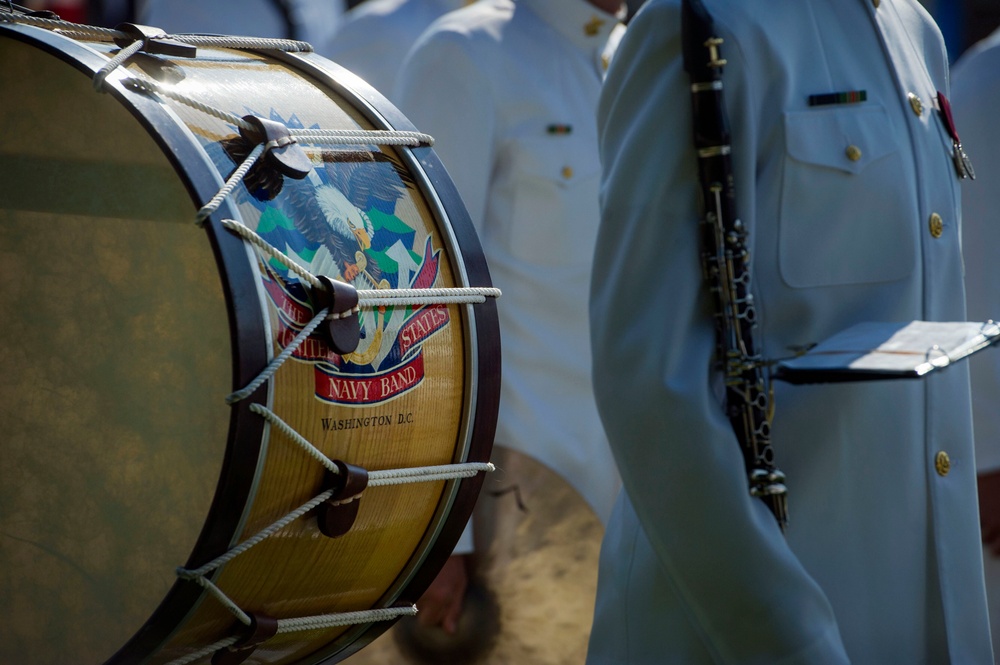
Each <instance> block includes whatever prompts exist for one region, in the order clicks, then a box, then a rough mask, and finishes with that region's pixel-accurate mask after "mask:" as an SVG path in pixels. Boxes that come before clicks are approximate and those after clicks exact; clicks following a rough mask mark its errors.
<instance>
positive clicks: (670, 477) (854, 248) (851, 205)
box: [588, 0, 992, 665]
mask: <svg viewBox="0 0 1000 665" xmlns="http://www.w3.org/2000/svg"><path fill="white" fill-rule="evenodd" d="M705 5H706V7H707V9H708V11H709V12H710V13H711V15H712V16H713V17H714V19H715V23H716V29H717V30H718V32H719V36H720V37H722V38H723V39H724V40H725V41H724V43H723V44H722V46H721V47H720V49H721V52H722V54H721V55H722V57H723V58H725V59H726V60H728V64H727V65H726V67H725V71H724V94H725V97H726V104H727V109H728V113H729V117H730V121H731V125H732V160H733V177H734V181H735V188H736V198H737V208H738V214H739V218H740V219H741V220H742V221H743V223H744V224H746V226H747V228H748V231H749V240H748V243H749V251H750V256H751V262H752V270H753V295H754V296H755V302H756V305H757V313H758V315H759V325H758V327H757V335H758V337H759V340H760V343H759V346H760V347H761V348H762V350H763V355H764V357H765V358H781V357H786V356H788V355H789V354H790V353H792V350H793V349H794V348H802V347H803V346H805V345H808V344H810V343H814V342H819V341H821V340H823V339H826V338H828V337H830V336H831V335H833V334H835V333H836V332H838V331H840V330H843V329H845V328H847V327H849V326H851V325H853V324H855V323H858V322H863V321H898V322H909V321H912V320H931V321H962V320H965V307H964V300H965V298H964V291H963V283H962V282H963V276H962V254H961V238H960V200H959V199H960V185H959V182H960V181H959V177H958V174H957V172H956V169H955V167H954V164H953V163H952V160H951V150H952V145H951V140H950V138H949V136H948V134H947V132H946V130H945V125H944V123H943V122H942V118H941V117H940V114H939V113H938V111H937V110H936V108H935V105H936V104H935V99H936V96H937V93H938V92H939V91H940V92H942V93H944V94H945V95H947V94H948V72H947V57H946V54H945V50H944V45H943V43H942V40H941V35H940V33H939V31H938V30H937V28H936V26H934V24H933V22H932V20H931V19H930V17H929V15H928V14H927V13H926V11H924V9H923V8H922V7H921V6H920V5H919V4H918V3H917V2H916V0H794V1H793V0H705ZM689 86H690V81H689V79H688V78H687V75H686V74H685V72H684V70H683V65H682V60H681V38H680V0H649V2H647V3H646V4H645V5H644V6H643V8H642V9H640V10H639V12H638V13H637V15H636V17H635V18H634V19H633V20H632V22H631V23H630V25H629V31H628V33H627V34H626V36H625V38H624V39H623V41H622V44H621V47H620V48H619V50H618V53H617V55H616V59H615V61H614V62H613V63H612V66H611V71H610V72H609V74H608V78H607V80H606V82H605V87H604V92H603V95H602V99H601V104H600V109H599V113H598V126H599V128H600V129H599V131H600V136H601V138H600V141H601V157H602V160H603V163H604V169H605V175H604V180H603V185H602V215H603V219H602V224H601V230H600V233H599V236H598V241H597V247H598V255H599V256H600V257H601V260H602V263H601V264H600V266H599V267H597V268H595V272H594V282H593V290H592V312H591V323H592V331H593V348H594V351H595V355H594V374H595V386H596V388H597V401H598V406H599V408H600V412H601V415H602V418H603V421H604V423H605V426H606V429H607V432H608V437H609V439H610V441H611V445H612V448H613V449H614V452H615V457H616V459H617V461H618V463H619V469H620V471H621V474H622V479H623V483H624V486H625V490H626V492H623V497H624V498H623V500H622V501H621V502H619V504H618V505H617V506H616V509H615V512H614V514H613V515H612V519H611V522H610V523H609V525H608V528H607V532H606V535H605V539H604V545H603V548H602V554H601V570H600V578H599V583H598V599H597V609H596V614H595V622H594V627H593V630H592V633H591V641H590V651H589V654H588V664H589V665H619V664H624V663H629V664H633V665H636V664H650V665H652V664H654V663H655V664H657V665H663V664H665V663H683V664H685V665H691V664H697V663H729V664H734V663H740V664H744V663H759V664H765V663H766V664H768V665H778V664H780V665H798V664H802V665H806V664H808V665H825V664H833V663H837V664H843V663H847V662H850V663H853V664H854V665H894V664H897V663H899V664H916V663H924V664H928V665H929V664H934V665H938V664H944V663H954V664H956V665H976V664H979V665H986V664H988V663H992V653H991V645H990V639H989V627H988V622H987V615H986V600H985V594H984V592H983V574H982V560H981V559H982V557H981V550H980V547H979V524H978V518H977V513H976V485H975V483H976V469H975V460H974V455H973V443H972V430H971V417H970V416H971V413H970V394H969V379H968V363H956V364H955V365H953V366H951V367H949V368H948V369H947V370H946V371H944V372H941V373H939V374H938V375H937V376H931V377H929V378H927V379H924V380H920V381H869V382H864V383H849V384H822V385H806V386H791V385H788V384H783V383H780V382H775V384H774V388H775V395H774V405H775V414H774V420H773V426H772V443H773V446H774V450H775V454H776V462H777V467H778V468H779V469H781V470H782V471H784V472H785V473H786V474H787V486H788V501H789V512H790V524H789V526H788V529H787V532H786V533H785V534H782V532H781V530H780V529H779V528H778V526H777V524H776V522H775V520H774V518H773V517H772V515H771V514H770V512H769V510H768V509H767V507H766V506H765V505H764V503H763V502H762V501H760V500H758V499H754V498H752V497H751V496H749V493H748V491H747V479H746V473H745V470H744V464H743V459H742V455H741V454H740V451H739V446H738V444H737V441H736V437H735V435H734V432H733V428H732V427H731V426H730V423H729V422H728V420H727V418H726V416H725V413H724V410H723V408H722V405H721V401H720V397H719V394H718V392H717V390H716V387H717V384H718V375H717V371H716V370H715V369H714V364H713V358H714V356H715V353H716V341H715V331H714V326H713V316H712V304H711V302H712V301H711V298H710V295H709V292H708V290H707V288H706V286H705V285H704V282H703V278H702V270H701V264H700V256H699V252H700V244H699V219H700V215H701V213H700V210H699V205H698V201H699V197H700V194H699V183H698V180H697V158H696V155H695V151H694V147H693V140H692V129H691V123H692V120H691V111H690V91H689ZM860 91H865V92H866V100H865V101H863V102H859V103H834V104H824V105H815V106H813V105H810V104H809V101H808V100H809V96H810V95H813V94H820V95H825V94H831V93H845V92H860ZM859 97H860V95H858V96H857V97H853V98H855V99H856V98H859ZM849 98H852V96H851V95H847V96H845V97H844V98H843V99H849Z"/></svg>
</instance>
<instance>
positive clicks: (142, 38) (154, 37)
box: [115, 23, 198, 58]
mask: <svg viewBox="0 0 1000 665" xmlns="http://www.w3.org/2000/svg"><path fill="white" fill-rule="evenodd" d="M115 29H116V30H118V31H120V32H121V33H123V35H122V36H121V37H117V38H115V44H118V46H121V47H122V48H125V47H127V46H130V45H134V44H136V43H138V44H139V45H140V48H139V50H140V51H143V52H144V53H149V54H150V55H168V56H172V57H176V58H194V57H197V55H198V47H196V46H193V45H191V44H185V43H184V42H181V41H178V40H176V39H171V38H170V36H169V35H168V34H167V33H166V32H165V31H164V30H161V29H160V28H154V27H152V26H148V25H139V24H137V23H119V24H118V25H117V26H116V27H115Z"/></svg>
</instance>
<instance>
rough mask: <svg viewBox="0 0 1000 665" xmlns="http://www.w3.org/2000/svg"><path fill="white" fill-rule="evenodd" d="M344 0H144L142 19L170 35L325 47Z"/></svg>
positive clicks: (138, 17) (140, 6) (138, 14)
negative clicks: (261, 39)
mask: <svg viewBox="0 0 1000 665" xmlns="http://www.w3.org/2000/svg"><path fill="white" fill-rule="evenodd" d="M345 11H346V6H345V4H344V0H239V2H230V1H226V0H211V1H206V0H139V1H138V2H137V6H136V21H137V22H138V23H141V24H143V25H152V26H156V27H158V28H162V29H163V30H165V31H166V32H168V33H181V32H196V33H208V34H222V35H239V36H249V37H272V38H276V39H298V40H301V41H305V42H309V43H310V44H313V45H314V46H315V45H317V44H325V43H326V42H327V40H329V39H330V36H331V35H332V34H333V32H334V30H336V28H337V25H338V24H339V23H340V20H341V17H342V16H343V13H344V12H345Z"/></svg>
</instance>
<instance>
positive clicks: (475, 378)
mask: <svg viewBox="0 0 1000 665" xmlns="http://www.w3.org/2000/svg"><path fill="white" fill-rule="evenodd" d="M0 36H6V37H9V38H12V39H15V40H17V41H20V42H23V43H26V44H30V45H32V46H34V47H36V48H38V49H39V50H40V51H42V52H43V53H46V54H48V55H52V56H55V57H56V58H58V59H59V60H62V61H63V62H65V63H67V64H69V65H71V66H73V67H74V68H76V69H77V70H79V71H80V72H81V73H83V74H84V75H87V76H88V77H90V78H93V76H94V75H95V74H96V73H97V72H98V71H99V70H100V69H101V68H102V67H103V66H104V65H105V64H107V59H106V57H105V56H103V55H102V54H101V53H99V52H98V51H96V50H94V49H92V48H91V47H89V46H87V45H86V44H84V43H81V42H80V41H77V40H75V39H73V38H71V37H67V36H64V35H61V34H58V33H56V32H53V31H50V30H46V29H44V28H38V27H34V26H28V25H20V24H2V23H0ZM247 51H248V52H254V51H252V50H249V49H247ZM260 53H261V54H263V55H266V56H267V57H269V58H271V59H274V60H276V61H278V62H281V63H282V64H285V65H288V66H290V67H291V68H293V69H295V70H297V71H298V72H299V73H301V74H306V75H309V76H311V77H312V78H313V79H315V80H316V81H318V82H319V83H320V84H321V86H322V87H325V88H326V89H329V90H332V91H333V92H335V93H336V94H338V95H340V96H342V97H343V98H345V99H346V100H348V101H349V102H350V103H352V104H353V106H354V110H356V111H358V112H359V113H361V115H363V116H364V117H365V119H366V120H368V122H370V123H371V124H372V125H374V126H375V127H377V128H384V129H397V130H404V131H405V130H410V131H413V130H414V129H415V128H414V127H413V125H412V124H411V123H410V122H409V121H408V120H407V119H406V118H405V117H404V116H403V115H402V114H401V113H400V112H399V111H398V110H397V109H396V108H395V107H394V106H393V105H392V104H391V103H390V102H389V101H388V100H387V99H386V98H385V97H384V96H382V95H381V94H380V93H378V92H377V91H375V89H374V88H372V87H371V86H369V85H368V84H367V83H365V82H364V81H362V80H361V79H360V78H358V77H357V76H355V75H354V74H352V73H351V72H349V71H348V70H346V69H344V68H342V67H340V66H339V65H336V64H335V63H332V62H329V61H324V62H322V63H319V62H317V61H315V60H311V59H309V58H308V57H307V56H302V55H299V54H292V53H285V52H278V51H266V52H263V51H262V52H260ZM118 81H119V76H117V75H116V74H114V73H113V74H112V75H111V76H109V77H108V78H107V79H106V81H105V84H104V91H105V92H106V93H107V94H111V95H113V96H114V97H115V98H116V100H117V101H118V102H119V103H120V104H121V105H122V106H123V107H124V108H125V109H127V110H128V112H129V113H131V114H132V116H133V117H135V118H136V120H137V121H138V122H139V123H140V124H141V125H142V126H143V127H144V128H145V129H146V131H147V134H149V136H150V138H151V139H152V140H153V141H154V142H155V143H156V144H157V145H158V146H159V147H160V149H161V151H162V152H163V153H164V155H165V156H166V157H167V159H168V161H169V162H170V164H171V166H172V167H173V169H174V171H175V173H176V174H177V176H178V177H179V178H180V180H181V182H182V183H183V185H184V187H185V188H186V189H187V191H188V193H189V194H190V196H191V199H192V203H193V204H194V206H195V207H194V209H193V210H192V224H194V221H193V220H194V212H195V210H197V209H198V208H200V207H201V205H203V204H204V202H207V201H209V200H210V199H211V198H212V197H213V196H214V195H215V194H216V192H217V191H218V190H219V188H220V187H221V185H222V181H221V180H220V177H219V174H218V171H217V170H216V169H215V167H214V165H213V164H212V163H211V161H210V160H209V158H208V156H207V155H206V154H205V152H204V150H203V149H202V148H201V146H200V145H198V143H197V142H196V141H194V140H193V139H192V137H191V134H190V130H189V129H188V128H187V127H186V125H184V124H183V123H182V122H181V121H180V119H179V118H178V117H177V116H176V115H174V113H173V112H172V111H171V110H170V109H169V108H167V107H165V106H164V105H162V104H161V103H159V102H157V101H156V100H154V99H151V98H149V97H146V96H145V95H143V94H141V93H138V92H134V91H132V90H129V89H127V88H125V87H124V86H123V85H121V83H119V82H118ZM95 94H96V93H95ZM399 154H400V156H401V157H402V159H403V160H404V161H405V163H406V164H407V166H408V167H409V168H410V169H411V170H412V171H413V174H414V175H417V176H419V177H416V178H415V180H416V182H417V186H418V188H419V190H420V192H421V194H422V195H423V196H424V197H425V198H426V199H427V201H428V204H429V205H428V209H429V212H430V213H431V214H432V215H433V216H434V217H435V219H436V220H437V222H438V226H439V229H442V230H443V229H449V230H450V232H451V234H452V236H453V237H452V238H449V243H448V245H449V251H450V252H451V253H452V255H453V258H454V259H455V261H454V263H455V267H456V271H457V272H459V273H460V274H461V275H462V277H463V278H464V279H465V280H466V282H467V283H468V284H474V285H476V286H477V287H489V286H492V281H491V278H490V275H489V270H488V267H487V264H486V259H485V255H484V253H483V251H482V246H481V244H480V242H479V238H478V235H477V234H476V232H475V229H474V227H473V225H472V222H471V219H470V217H469V214H468V212H467V210H466V208H465V206H464V203H463V202H462V200H461V197H460V195H459V194H458V191H457V189H456V188H455V186H454V183H453V182H452V181H451V179H450V178H449V177H448V176H447V172H446V170H445V168H444V166H443V165H442V163H441V162H440V160H439V159H438V157H437V155H436V154H435V153H434V152H433V150H432V149H431V148H429V147H427V148H414V149H411V150H400V151H399ZM226 217H229V218H234V219H240V218H241V216H240V215H239V213H238V211H237V209H236V208H235V206H234V205H233V204H232V202H231V201H230V200H226V201H224V202H223V203H222V205H221V206H220V208H219V209H218V210H217V211H216V212H215V213H214V214H213V215H212V217H210V218H209V220H207V222H206V223H205V224H204V228H205V230H206V233H207V235H208V240H209V242H210V245H211V247H212V251H213V255H214V256H215V260H216V268H217V270H218V272H219V277H220V282H221V286H222V288H223V293H224V297H225V302H226V309H227V317H228V321H229V327H230V330H229V334H230V342H231V353H232V367H233V382H232V385H233V389H234V390H237V389H239V388H241V387H242V386H245V385H247V384H248V383H250V382H251V381H252V380H253V379H254V378H255V377H256V376H257V374H258V373H259V371H260V368H262V367H264V366H265V365H266V364H267V362H268V360H269V358H270V355H271V352H270V344H269V340H268V335H267V330H266V327H265V324H264V321H263V316H262V308H261V304H260V294H259V289H258V281H259V280H258V279H257V275H256V274H254V271H253V269H252V267H251V263H250V262H249V261H248V260H247V252H248V249H247V247H246V245H245V244H244V242H243V241H242V240H241V239H240V238H239V237H237V236H235V235H233V234H231V233H229V232H227V231H226V230H225V229H224V228H223V227H222V225H221V224H220V223H219V221H218V220H221V219H224V218H226ZM444 222H446V223H444ZM466 316H467V317H468V319H469V322H470V323H469V325H468V326H466V341H467V342H470V343H473V344H474V345H475V346H474V349H475V351H476V353H475V354H470V357H469V358H468V361H469V365H470V367H469V369H467V379H468V380H469V382H470V383H469V385H470V386H471V387H470V388H469V390H468V399H469V404H468V405H467V406H468V409H466V411H467V413H466V415H465V417H464V422H463V424H462V431H463V438H464V441H465V446H466V460H467V461H470V462H487V461H489V457H490V451H491V449H492V445H493V436H494V434H495V431H496V424H497V416H498V404H499V395H500V340H499V336H498V334H497V331H498V330H499V319H498V316H497V310H496V304H495V302H494V301H493V299H491V298H487V299H486V302H484V303H480V304H477V305H476V306H475V307H472V306H469V305H466ZM269 385H270V384H269V383H265V384H264V385H262V386H261V387H260V388H258V389H257V390H256V391H255V392H254V393H253V394H252V395H250V396H249V397H248V398H246V399H244V400H242V401H240V402H238V403H237V404H235V405H233V408H232V410H231V415H230V422H229V430H228V435H227V442H226V452H225V455H224V458H223V463H222V469H221V471H220V474H219V481H218V484H217V486H216V491H215V495H214V497H213V500H212V503H211V505H210V507H209V509H208V511H207V513H206V517H205V522H204V524H203V526H202V529H201V532H200V535H199V536H198V538H197V540H196V541H195V544H194V545H193V547H192V550H191V554H190V556H189V559H188V562H187V564H186V567H189V568H193V567H197V566H199V565H201V563H203V562H205V561H208V560H211V559H213V558H214V557H216V556H218V555H219V554H221V553H223V552H225V551H227V550H228V549H229V548H230V547H231V546H232V545H233V544H234V541H235V539H236V538H237V537H238V535H239V534H240V532H241V527H242V524H243V521H244V519H245V513H246V511H247V510H249V508H250V506H251V505H252V504H251V498H252V495H253V493H254V491H255V487H256V483H257V480H258V476H259V473H260V471H261V465H260V463H259V459H260V458H261V456H262V455H263V454H264V453H265V452H266V446H267V441H266V439H265V421H264V420H263V419H262V418H260V417H259V416H257V415H255V414H253V413H252V412H251V411H250V407H251V406H252V405H253V404H255V403H256V404H261V405H264V406H266V405H267V402H268V393H269ZM237 451H238V452H237ZM483 480H484V478H483V474H481V473H480V474H476V475H475V476H472V477H471V478H466V479H462V480H460V481H450V483H451V485H452V489H451V491H450V496H449V497H447V498H446V499H444V500H443V501H442V503H441V504H440V505H439V510H445V509H447V507H442V506H446V504H447V503H449V502H450V510H449V512H448V513H447V515H446V516H445V518H444V520H443V521H442V522H441V523H440V524H439V525H438V527H437V537H436V539H435V540H434V542H433V544H432V545H431V546H430V548H427V549H424V551H422V552H420V550H418V552H419V556H420V557H421V558H422V560H423V561H422V562H421V561H420V560H418V561H416V562H413V561H412V560H411V562H410V563H408V564H407V566H406V571H404V575H407V574H408V575H409V579H408V580H405V581H404V582H403V584H402V585H400V584H398V581H397V583H393V584H392V586H391V589H392V590H391V591H390V594H391V595H392V597H390V598H383V599H380V606H384V603H386V602H395V601H400V602H405V603H413V602H415V601H416V600H417V599H418V598H419V597H420V595H421V594H422V593H423V591H424V590H425V589H426V588H427V587H428V586H429V585H430V583H431V582H432V581H433V579H434V577H435V576H436V574H437V571H438V570H439V569H440V567H441V565H443V563H444V561H445V560H446V559H447V558H448V556H450V554H451V552H452V550H453V549H454V546H455V544H456V543H457V542H458V540H459V537H460V536H461V534H462V531H463V529H464V527H465V524H466V523H467V522H468V520H469V518H470V517H471V515H472V509H473V507H474V505H475V502H476V499H477V497H478V495H479V491H480V489H481V487H482V484H483ZM429 537H431V538H433V536H429ZM426 538H428V537H425V542H426ZM414 554H415V555H417V553H416V552H415V553H414ZM407 571H408V572H407ZM210 577H211V576H210ZM205 596H206V594H205V592H204V591H203V590H202V589H201V588H200V587H198V586H196V585H193V584H190V583H185V582H183V581H181V580H178V581H176V582H174V584H173V585H172V586H171V588H170V590H169V591H168V592H167V593H166V595H165V596H164V598H163V600H162V601H161V602H160V604H159V606H158V607H157V608H156V609H155V610H154V611H153V612H152V614H151V615H150V617H149V618H148V619H147V620H146V622H145V623H144V624H143V626H142V627H141V628H140V629H139V630H138V631H137V632H136V634H135V635H134V636H132V637H131V638H130V639H129V640H128V641H127V642H126V643H125V645H123V646H122V647H121V648H120V649H119V651H118V652H117V653H115V654H114V655H113V656H111V658H110V659H109V660H108V661H107V662H106V665H127V664H131V663H136V662H141V661H142V660H143V659H144V658H145V657H146V656H148V655H150V654H151V653H154V652H155V650H156V649H157V648H159V647H160V646H162V645H163V644H165V643H166V642H167V641H168V640H169V639H170V637H171V636H172V634H173V632H174V631H175V630H176V629H177V628H179V627H180V626H181V625H182V624H183V623H184V621H185V620H186V618H187V616H188V615H189V614H190V613H192V612H194V611H195V609H196V608H197V606H198V604H199V603H200V602H201V600H203V599H204V598H205ZM391 625H392V622H388V621H386V622H379V623H374V624H365V625H359V626H356V627H355V628H354V629H352V630H351V631H348V632H347V633H345V634H344V635H343V636H342V637H341V638H339V639H338V640H336V641H335V642H334V643H333V644H331V646H330V647H329V648H327V649H324V650H321V652H320V653H317V654H314V657H315V658H319V660H312V659H311V660H312V662H313V663H317V664H318V663H329V662H335V661H339V660H342V659H343V658H346V657H347V656H349V655H350V654H352V653H354V652H356V651H358V650H360V649H361V648H362V647H363V646H364V645H366V644H368V643H369V642H371V640H373V639H375V638H376V637H378V636H379V635H380V634H382V633H383V632H384V631H385V630H387V629H388V628H389V627H390V626H391ZM345 642H346V645H345V644H344V643H345ZM331 659H333V660H331Z"/></svg>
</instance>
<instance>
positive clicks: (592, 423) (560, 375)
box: [393, 0, 624, 612]
mask: <svg viewBox="0 0 1000 665" xmlns="http://www.w3.org/2000/svg"><path fill="white" fill-rule="evenodd" d="M621 9H622V6H621V2H620V0H517V1H516V2H514V1H511V0H479V2H476V3H473V4H472V5H470V6H468V7H464V8H462V9H459V10H457V11H454V12H451V13H449V14H446V15H445V16H443V17H442V18H440V19H439V20H438V21H436V22H435V23H434V24H433V25H432V26H431V27H430V28H429V30H428V31H427V32H425V33H424V34H423V35H422V36H421V38H420V39H419V40H418V41H417V43H416V44H415V45H414V47H413V49H412V50H411V52H410V55H409V57H408V58H407V60H406V62H405V64H404V66H403V70H402V72H401V75H400V77H399V79H398V84H397V87H396V90H395V94H394V95H393V98H394V99H395V100H396V101H397V102H398V104H399V105H400V108H401V109H403V112H404V113H405V114H406V115H407V116H408V117H409V119H410V120H411V121H412V122H413V124H414V125H415V126H416V127H417V128H419V129H420V130H421V131H425V132H428V133H430V134H431V135H432V136H434V138H435V143H434V149H435V151H436V152H437V153H438V155H439V156H440V158H441V161H442V163H443V164H444V166H445V168H447V170H448V172H449V174H450V175H451V177H452V179H453V180H454V182H455V185H456V187H457V188H458V191H459V193H460V194H461V195H462V198H463V200H464V201H465V204H466V206H467V207H468V210H469V213H470V215H471V218H472V220H473V223H474V224H475V225H476V228H477V231H478V234H479V237H480V240H481V241H482V244H483V249H484V252H485V254H486V258H487V261H488V263H489V266H490V273H491V276H492V278H493V281H494V284H495V285H496V286H497V287H499V288H500V289H501V290H502V292H503V296H502V299H503V305H502V306H499V307H498V311H499V316H500V334H501V341H502V347H503V352H502V353H503V367H502V383H501V396H500V415H499V424H498V427H497V434H496V439H495V445H496V446H498V447H506V448H508V449H511V450H514V451H517V452H519V453H523V454H525V455H528V456H531V457H532V458H534V459H536V460H538V461H540V462H541V463H543V464H545V465H546V466H547V467H548V468H550V469H552V470H554V471H555V472H556V473H558V474H559V475H560V476H561V477H563V478H565V479H566V480H567V481H568V482H569V483H570V484H572V486H573V487H574V488H575V489H576V491H577V492H578V493H579V494H580V495H581V496H582V497H583V498H584V499H586V501H587V502H588V503H589V505H590V506H591V507H592V508H593V510H594V512H595V513H596V514H597V515H598V516H599V517H600V519H601V520H606V519H607V517H608V515H609V513H610V510H611V506H612V504H613V502H614V498H615V496H616V495H617V492H618V490H619V487H620V481H619V478H618V475H617V472H616V470H615V467H614V460H613V459H612V456H611V452H610V450H609V448H608V445H607V440H606V438H605V435H604V432H603V429H602V427H601V422H600V419H599V417H598V415H597V409H596V406H595V404H594V397H593V388H592V386H591V382H590V375H591V368H590V362H591V361H590V356H591V353H590V344H589V336H588V333H587V299H588V285H589V283H590V275H591V267H592V265H593V252H594V241H595V237H596V233H597V225H598V203H597V184H598V179H599V173H600V164H599V162H598V156H597V128H596V123H595V113H596V106H597V99H598V95H599V92H600V89H601V83H602V80H603V77H604V73H605V70H606V66H607V64H608V62H609V60H610V57H611V55H612V52H613V50H614V47H615V45H616V44H617V41H618V39H619V37H620V34H621V31H622V30H623V29H624V28H623V27H621V26H620V23H619V17H620V16H624V11H621V12H619V10H621ZM511 482H513V483H516V482H517V481H516V479H511ZM418 606H419V604H418ZM421 611H422V612H423V611H424V610H423V609H422V610H421Z"/></svg>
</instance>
